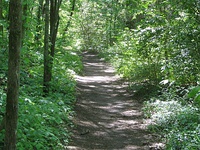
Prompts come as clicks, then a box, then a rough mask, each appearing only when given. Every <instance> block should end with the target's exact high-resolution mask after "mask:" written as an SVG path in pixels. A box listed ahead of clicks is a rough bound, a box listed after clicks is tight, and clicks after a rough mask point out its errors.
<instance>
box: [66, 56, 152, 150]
mask: <svg viewBox="0 0 200 150" xmlns="http://www.w3.org/2000/svg"><path fill="white" fill-rule="evenodd" d="M83 63H84V73H85V74H84V76H77V77H76V80H77V81H78V91H79V94H78V95H79V96H78V101H77V104H76V107H75V111H76V114H77V115H76V116H75V120H74V123H75V125H76V128H75V129H74V135H73V137H72V142H71V143H70V145H69V146H68V147H67V149H69V150H90V149H100V150H114V149H120V150H126V149H127V150H149V149H154V148H152V147H151V146H150V145H152V143H151V142H150V141H152V138H153V136H152V135H150V134H149V133H148V132H147V131H145V124H143V121H142V113H141V107H142V106H141V103H139V102H137V101H136V100H134V99H133V98H132V97H131V96H130V95H129V94H128V92H127V91H126V88H127V85H126V84H125V83H123V82H122V81H121V80H120V78H119V77H118V76H116V75H115V74H114V69H113V68H112V67H111V66H110V65H109V64H107V63H105V62H104V61H103V60H101V59H99V58H98V57H97V55H95V54H92V53H88V52H85V53H84V54H83ZM150 147H151V148H150Z"/></svg>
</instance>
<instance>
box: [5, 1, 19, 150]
mask: <svg viewBox="0 0 200 150" xmlns="http://www.w3.org/2000/svg"><path fill="white" fill-rule="evenodd" d="M9 20H10V28H9V29H10V34H9V60H8V83H7V99H6V114H5V131H6V133H5V147H4V149H5V150H16V141H17V140H16V139H17V120H18V97H19V80H20V78H19V75H20V74H19V66H20V48H21V36H22V3H21V0H10V3H9Z"/></svg>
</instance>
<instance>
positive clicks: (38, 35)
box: [35, 0, 44, 42]
mask: <svg viewBox="0 0 200 150" xmlns="http://www.w3.org/2000/svg"><path fill="white" fill-rule="evenodd" d="M43 3H44V0H39V6H38V11H37V26H36V35H35V40H36V42H39V40H40V39H41V31H42V25H41V20H42V11H43V9H44V8H43Z"/></svg>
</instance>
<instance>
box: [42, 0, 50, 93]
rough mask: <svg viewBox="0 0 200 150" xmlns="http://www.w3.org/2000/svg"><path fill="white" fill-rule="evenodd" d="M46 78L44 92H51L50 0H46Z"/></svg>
mask: <svg viewBox="0 0 200 150" xmlns="http://www.w3.org/2000/svg"><path fill="white" fill-rule="evenodd" d="M44 32H45V33H44V76H43V77H44V80H43V85H44V87H43V92H44V93H45V94H47V93H49V82H50V81H51V74H49V72H50V66H49V64H50V55H49V54H50V52H49V0H45V31H44Z"/></svg>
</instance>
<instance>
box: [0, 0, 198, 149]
mask: <svg viewBox="0 0 200 150" xmlns="http://www.w3.org/2000/svg"><path fill="white" fill-rule="evenodd" d="M18 2H19V3H20V5H21V6H22V8H21V10H20V11H21V12H20V13H21V14H22V18H21V23H22V26H21V33H20V34H21V36H20V38H21V41H20V40H19V41H18V44H19V45H20V53H21V54H20V71H19V73H20V87H19V97H18V106H19V112H18V128H17V131H18V133H17V136H18V141H17V143H16V146H17V148H18V149H49V148H52V147H53V148H54V149H56V148H59V149H60V148H64V147H65V146H66V145H67V144H68V143H69V139H70V131H69V130H68V129H69V128H70V127H72V126H73V124H72V121H71V117H72V116H73V114H74V111H73V106H74V103H75V101H76V94H75V92H76V82H75V80H74V74H81V72H82V68H83V65H82V62H81V52H83V51H91V52H97V53H98V54H99V56H100V57H103V58H105V59H106V60H107V61H109V62H110V63H111V64H112V65H113V66H114V67H115V69H116V73H117V74H119V75H120V76H121V77H122V78H123V79H125V80H126V81H128V82H129V83H130V86H129V87H130V90H131V91H132V92H133V93H134V91H135V90H136V92H135V93H134V94H137V95H139V96H141V95H145V97H143V98H144V99H145V100H146V102H145V103H144V112H145V115H146V117H147V118H151V119H152V120H154V122H156V123H155V124H156V125H155V126H153V125H152V126H150V130H153V131H156V132H160V134H161V133H162V132H163V133H166V134H165V135H166V136H165V137H164V138H165V139H167V140H165V142H166V143H167V144H166V145H167V146H166V147H167V148H172V149H184V148H186V149H194V150H197V149H198V147H199V146H200V145H199V143H200V139H199V136H200V126H199V124H200V121H199V120H200V116H199V108H200V86H199V85H200V61H199V59H200V1H199V0H67V1H62V0H36V1H32V0H24V1H23V3H21V1H18ZM12 5H13V0H10V1H8V0H0V121H1V122H2V123H1V125H0V132H1V134H0V149H1V148H2V147H3V145H4V142H5V141H4V140H5V139H4V134H6V133H5V132H6V130H5V129H6V128H5V119H4V118H5V117H4V116H5V114H6V97H8V95H7V94H8V93H9V92H7V91H9V86H7V85H9V82H8V81H9V80H8V77H9V75H10V72H8V70H9V68H8V63H7V62H8V58H9V56H10V55H11V54H10V53H9V48H11V46H10V47H9V42H11V40H10V38H8V37H9V36H11V35H12V34H13V33H12V32H11V31H12V27H14V28H15V27H16V26H17V24H14V25H13V26H11V25H12V19H11V18H13V17H15V16H14V15H17V14H14V13H12V11H10V10H9V7H10V8H12V7H11V6H12ZM14 7H15V6H14ZM16 7H17V8H18V7H19V5H16ZM19 19H20V17H19ZM18 21H20V20H18ZM18 25H19V24H18ZM19 42H20V43H19ZM10 44H12V42H11V43H10ZM12 58H13V57H12ZM11 80H12V79H11ZM158 110H159V111H158ZM156 111H158V113H155V112H156ZM166 111H167V112H169V113H166ZM53 112H54V113H53ZM159 113H160V114H159ZM166 114H168V115H166ZM156 115H157V116H156ZM159 115H160V116H159ZM158 116H159V117H158ZM2 133H3V134H2ZM46 137H49V138H46ZM34 141H35V142H34ZM39 141H40V142H39Z"/></svg>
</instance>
